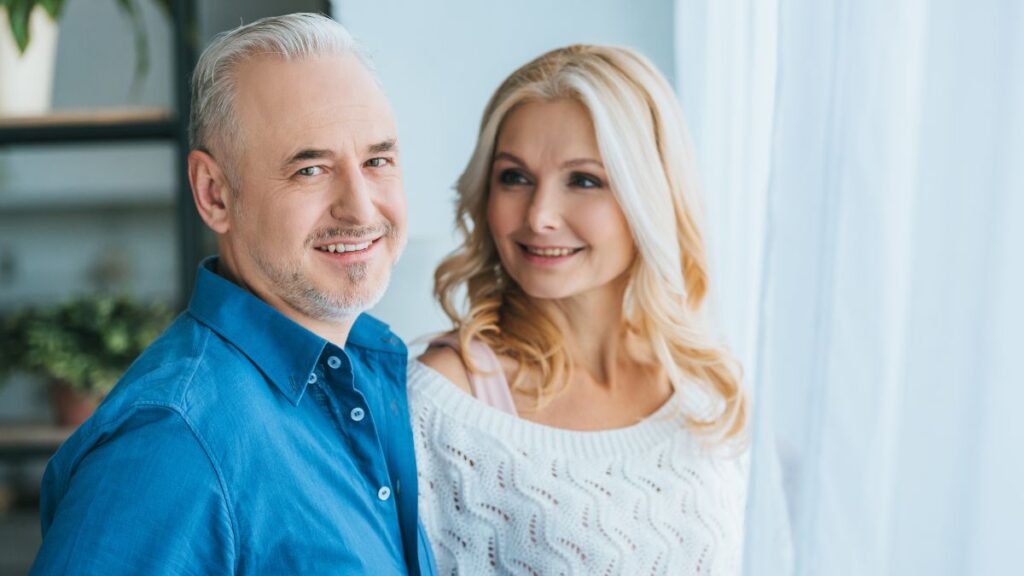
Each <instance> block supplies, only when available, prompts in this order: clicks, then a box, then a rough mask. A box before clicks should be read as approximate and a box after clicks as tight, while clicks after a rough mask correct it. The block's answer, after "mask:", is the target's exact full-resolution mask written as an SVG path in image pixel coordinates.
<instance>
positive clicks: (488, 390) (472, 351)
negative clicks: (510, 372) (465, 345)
mask: <svg viewBox="0 0 1024 576" xmlns="http://www.w3.org/2000/svg"><path fill="white" fill-rule="evenodd" d="M430 346H431V347H433V346H447V347H449V348H451V349H452V350H455V351H456V352H459V351H460V350H461V349H462V347H461V346H460V345H459V339H458V337H457V336H456V335H455V334H454V333H452V334H445V335H444V336H441V337H440V338H438V339H436V340H433V341H432V342H431V343H430ZM469 357H470V358H471V359H472V360H473V364H474V365H476V368H477V369H478V370H481V372H480V373H477V372H470V373H469V384H470V386H472V387H473V396H475V397H476V399H477V400H479V401H481V402H483V403H484V404H487V405H488V406H490V407H492V408H495V409H497V410H501V411H502V412H505V413H507V414H511V415H513V416H517V415H518V414H517V412H516V405H515V402H513V401H512V392H511V391H510V390H509V388H508V380H506V379H505V371H504V370H502V368H501V362H499V361H498V355H497V354H495V353H494V350H491V347H490V346H488V345H487V344H484V343H483V342H481V341H480V340H477V339H475V338H474V339H473V340H472V341H471V342H470V344H469Z"/></svg>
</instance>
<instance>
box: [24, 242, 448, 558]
mask: <svg viewBox="0 0 1024 576" xmlns="http://www.w3.org/2000/svg"><path fill="white" fill-rule="evenodd" d="M215 268H216V259H209V260H207V261H206V262H204V263H203V265H202V266H201V267H200V270H199V277H198V279H197V282H196V288H195V291H194V293H193V297H192V302H191V304H190V305H189V309H188V310H187V311H186V312H185V313H184V314H182V315H181V316H180V317H179V318H178V319H177V320H176V321H175V322H174V324H172V325H171V327H170V328H169V329H168V330H167V332H166V333H165V334H164V335H163V336H161V337H160V338H159V339H158V340H157V341H156V342H155V343H154V344H153V345H152V346H150V347H149V349H147V350H146V352H145V353H143V355H142V356H140V357H139V359H138V360H137V361H136V362H135V364H133V365H132V367H131V368H130V369H129V370H128V372H127V373H126V374H125V376H124V377H123V378H122V379H121V381H120V382H119V383H118V385H117V386H116V387H115V388H114V390H113V391H112V392H111V393H110V395H109V396H108V397H107V399H106V400H105V401H104V402H103V404H102V405H101V406H100V408H99V409H98V410H97V412H96V414H95V415H94V416H93V417H92V418H91V419H89V420H88V421H87V422H86V423H85V424H84V425H83V426H82V427H81V428H80V429H79V430H78V431H77V432H75V434H74V435H72V436H71V438H69V439H68V441H67V442H66V443H65V444H64V446H62V447H61V449H60V451H59V452H58V453H57V454H56V455H55V456H54V457H53V459H51V460H50V463H49V466H47V469H46V474H45V476H44V478H43V487H42V490H43V494H42V529H43V544H42V548H41V549H40V551H39V554H38V556H37V557H36V561H35V564H34V565H33V567H32V574H102V575H104V576H109V575H117V574H132V575H138V574H145V575H147V576H151V575H156V574H175V575H181V574H382V575H385V574H387V575H390V574H424V575H432V574H434V565H433V559H432V557H431V556H430V547H429V545H428V544H427V541H426V536H425V535H424V533H423V531H422V529H421V527H420V525H419V521H418V517H417V509H416V499H417V490H416V463H415V456H414V450H413V442H412V431H411V429H410V424H409V413H408V406H407V404H406V394H405V371H406V358H407V356H406V348H405V346H404V345H403V344H402V342H401V341H400V340H399V339H398V338H396V337H395V336H394V335H393V334H392V333H391V332H390V331H389V330H388V328H387V326H385V325H384V324H382V323H380V322H378V321H377V320H375V319H373V318H371V317H369V316H366V315H363V316H361V317H360V318H359V319H358V320H357V321H356V323H355V326H354V327H353V328H352V331H351V333H350V334H349V337H348V342H347V343H346V345H345V348H344V349H341V348H338V347H337V346H335V345H333V344H331V343H329V342H327V341H326V340H324V339H322V338H320V337H319V336H317V335H315V334H313V333H311V332H309V331H308V330H306V329H304V328H302V327H301V326H299V325H298V324H295V323H294V322H292V321H291V320H289V319H287V318H286V317H285V316H283V315H282V314H280V313H279V312H277V311H276V310H274V309H273V308H272V307H270V306H268V305H267V304H266V303H264V302H263V301H261V300H259V299H258V298H256V297H255V296H253V295H251V294H250V293H248V292H246V291H245V290H243V289H241V288H239V287H238V286H236V285H235V284H233V283H232V282H230V281H228V280H226V279H224V278H222V277H221V276H218V275H217V274H216V273H215V272H214V269H215Z"/></svg>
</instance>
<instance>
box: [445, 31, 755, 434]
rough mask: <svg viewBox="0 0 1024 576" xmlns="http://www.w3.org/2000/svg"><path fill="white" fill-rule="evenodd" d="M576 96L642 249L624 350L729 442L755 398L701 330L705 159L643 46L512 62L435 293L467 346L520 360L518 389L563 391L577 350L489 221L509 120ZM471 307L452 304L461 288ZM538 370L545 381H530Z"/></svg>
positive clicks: (627, 309)
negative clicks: (699, 404) (500, 245)
mask: <svg viewBox="0 0 1024 576" xmlns="http://www.w3.org/2000/svg"><path fill="white" fill-rule="evenodd" d="M566 98H569V99H574V100H577V101H579V102H580V103H582V104H583V105H584V106H585V107H586V108H587V110H588V111H589V112H590V116H591V118H592V120H593V124H594V130H595V134H596V137H597V143H598V148H599V150H600V152H601V157H602V160H603V162H604V165H605V169H606V170H607V173H608V177H609V180H610V184H611V188H612V190H613V192H614V194H615V198H616V199H617V201H618V203H619V206H620V207H621V208H622V211H623V213H624V214H625V217H626V220H627V221H628V223H629V227H630V229H631V231H632V235H633V240H634V242H635V243H636V246H637V252H638V257H637V259H636V260H635V262H634V264H633V266H632V269H631V270H630V272H629V273H630V281H629V287H628V288H627V290H626V293H625V297H624V302H623V312H624V319H625V321H624V325H623V332H624V337H625V338H626V345H627V348H626V349H627V351H628V353H629V354H630V355H631V356H632V357H633V358H634V359H636V360H637V361H641V362H645V363H658V364H660V365H662V366H664V367H665V370H666V371H667V373H668V376H669V379H670V381H671V382H672V385H673V387H674V388H675V390H676V391H677V392H678V393H680V395H681V396H682V397H683V398H684V400H685V399H688V398H689V399H691V400H692V399H693V397H699V396H700V394H696V395H695V394H693V392H703V396H704V398H705V399H706V400H710V403H707V402H705V404H704V408H703V409H692V410H688V413H687V419H688V422H689V425H690V427H691V429H692V430H694V431H695V432H699V433H702V434H706V435H708V436H712V437H717V438H720V439H732V438H736V437H738V436H740V435H741V434H742V433H743V432H744V430H745V427H746V417H747V416H746V415H747V401H746V396H745V395H744V393H743V390H742V389H741V387H740V384H739V380H738V376H737V369H736V366H735V362H734V361H733V359H732V358H731V356H730V355H729V354H728V353H727V352H726V351H725V350H723V349H722V348H720V347H719V346H716V345H715V344H713V343H712V342H711V340H710V338H709V336H708V334H707V332H706V330H705V329H704V328H703V322H702V317H703V313H702V312H703V303H704V298H705V295H706V293H707V287H708V272H707V268H708V266H707V258H706V255H705V249H704V240H703V235H702V232H701V227H700V223H699V221H698V216H699V215H700V211H701V209H700V203H699V198H698V196H699V193H698V186H697V182H696V178H695V166H694V164H695V162H694V157H693V152H692V147H691V145H690V143H689V137H688V135H687V132H686V126H685V123H684V121H683V116H682V112H681V110H680V107H679V104H678V101H677V100H676V97H675V94H674V93H673V91H672V89H671V87H670V86H669V84H668V82H667V81H666V80H665V79H664V77H662V75H661V74H660V73H659V72H658V71H657V69H655V67H654V66H653V65H652V64H651V63H650V62H649V61H648V60H647V59H646V58H645V57H643V56H642V55H640V54H639V53H637V52H635V51H633V50H630V49H627V48H619V47H610V46H589V45H573V46H568V47H565V48H559V49H556V50H552V51H551V52H548V53H546V54H544V55H542V56H540V57H539V58H537V59H535V60H533V61H532V62H530V63H528V64H526V65H525V66H523V67H521V68H520V69H518V70H516V71H515V72H514V73H513V74H512V75H511V76H510V77H508V78H507V79H506V80H505V82H504V83H502V85H501V86H500V87H499V88H498V90H497V91H496V92H495V93H494V95H493V96H492V97H491V99H490V102H488V104H487V108H486V110H485V111H484V115H483V120H482V122H481V126H480V133H479V138H478V141H477V145H476V150H475V151H474V152H473V155H472V157H471V158H470V161H469V164H468V165H467V166H466V170H465V171H464V172H463V174H462V176H461V177H460V178H459V181H458V185H457V191H458V200H457V208H456V225H457V227H458V229H459V230H460V231H461V233H462V235H463V238H464V240H463V243H462V245H461V246H460V247H459V248H457V249H456V250H455V251H454V252H453V253H452V254H450V255H449V256H448V257H447V258H445V260H444V261H443V262H442V263H441V265H440V266H439V267H438V269H437V272H436V273H435V275H434V280H435V285H434V294H435V296H436V297H437V299H438V301H439V302H440V304H441V306H442V308H443V309H444V311H445V313H446V314H447V315H448V317H449V318H450V319H451V320H452V322H453V323H454V325H455V328H456V330H457V331H458V335H459V339H460V340H461V342H462V351H463V352H462V360H463V362H464V363H465V364H466V365H467V366H468V367H469V368H470V369H471V370H475V367H474V366H473V363H472V361H471V360H470V358H469V357H468V355H467V352H466V351H468V350H469V342H470V340H472V339H473V338H479V339H480V340H482V341H484V342H485V343H487V344H488V345H490V346H491V347H492V348H493V349H494V350H495V351H496V352H497V353H499V354H502V355H505V356H507V357H510V358H512V359H513V360H514V361H516V362H517V363H518V367H519V369H518V370H517V372H516V375H515V378H514V381H513V383H512V387H513V388H514V389H516V390H519V391H527V390H528V391H530V392H532V393H534V394H535V395H536V398H537V401H538V404H543V402H544V400H545V398H546V397H550V395H551V394H552V393H553V392H554V391H555V390H557V389H560V387H561V386H564V385H565V384H566V383H567V382H568V379H569V377H570V375H571V374H572V364H573V361H572V358H571V357H570V353H569V350H568V347H567V345H566V342H565V341H564V338H563V334H562V332H561V330H560V329H559V326H558V322H557V320H556V318H555V317H554V316H553V315H552V312H551V311H550V309H549V308H548V307H545V306H541V305H539V303H538V302H535V301H533V300H532V299H531V298H530V297H529V296H527V295H526V294H525V293H524V292H523V290H522V289H521V288H519V287H518V286H517V285H516V284H515V282H513V281H512V280H511V279H510V278H508V277H507V275H505V274H504V273H503V270H502V268H501V263H500V260H499V258H498V253H497V250H496V248H495V244H494V241H493V239H492V237H491V232H490V229H489V227H488V224H487V202H488V192H489V184H490V176H491V164H492V160H493V154H494V147H495V144H496V141H497V136H498V133H499V131H500V129H501V125H502V122H503V121H504V119H505V118H506V117H507V116H508V114H509V112H510V111H511V110H513V109H514V108H515V107H517V106H519V105H521V104H523V103H525V102H530V101H552V100H558V99H566ZM463 286H464V287H465V288H466V294H465V296H466V298H467V299H468V303H469V307H468V310H466V311H465V312H464V313H463V312H460V310H459V309H458V307H457V306H456V304H455V301H456V299H458V297H459V291H460V289H461V288H462V287H463ZM527 367H531V368H534V369H536V370H539V372H540V376H541V382H540V383H539V384H535V385H533V386H531V387H527V385H526V381H525V376H526V374H527V370H526V369H525V368H527Z"/></svg>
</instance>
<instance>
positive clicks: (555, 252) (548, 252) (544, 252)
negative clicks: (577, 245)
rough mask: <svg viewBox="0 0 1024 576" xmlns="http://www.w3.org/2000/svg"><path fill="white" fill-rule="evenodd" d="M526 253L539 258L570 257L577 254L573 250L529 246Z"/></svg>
mask: <svg viewBox="0 0 1024 576" xmlns="http://www.w3.org/2000/svg"><path fill="white" fill-rule="evenodd" d="M526 251H527V252H529V253H530V254H536V255H537V256H548V257H558V256H568V255H569V254H572V253H573V252H575V250H574V249H572V248H534V247H533V246H527V247H526Z"/></svg>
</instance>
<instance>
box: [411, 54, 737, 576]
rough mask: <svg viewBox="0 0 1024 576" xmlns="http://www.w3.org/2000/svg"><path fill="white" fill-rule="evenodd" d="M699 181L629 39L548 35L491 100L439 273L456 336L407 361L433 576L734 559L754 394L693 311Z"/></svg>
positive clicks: (700, 281) (618, 570) (632, 569)
mask: <svg viewBox="0 0 1024 576" xmlns="http://www.w3.org/2000/svg"><path fill="white" fill-rule="evenodd" d="M694 182H695V179H694V170H693V159H692V153H691V151H690V148H689V145H688V141H687V135H686V131H685V127H684V124H683V120H682V116H681V113H680V111H679V107H678V104H677V102H676V100H675V97H674V95H673V93H672V90H671V88H670V87H669V85H668V83H667V82H666V81H665V79H664V78H663V77H662V76H661V75H660V74H659V73H658V72H657V71H656V70H655V68H654V67H653V65H651V63H650V62H649V61H648V60H647V59H645V58H644V57H643V56H641V55H639V54H638V53H636V52H634V51H632V50H628V49H623V48H612V47H603V46H570V47H567V48H562V49H558V50H554V51H552V52H549V53H547V54H545V55H543V56H541V57H540V58H538V59H536V60H534V61H532V62H530V63H528V64H526V65H525V66H523V67H522V68H520V69H519V70H517V71H516V72H515V73H513V74H512V76H510V77H509V78H508V79H507V80H506V81H505V82H504V83H503V84H502V85H501V86H500V87H499V88H498V90H497V92H496V93H495V94H494V96H493V97H492V98H491V101H490V103H489V104H488V106H487V109H486V111H485V112H484V118H483V122H482V125H481V130H480V135H479V141H478V143H477V147H476V150H475V152H474V154H473V157H472V159H471V160H470V162H469V165H468V166H467V168H466V170H465V172H464V173H463V175H462V177H461V178H460V180H459V184H458V193H459V199H458V210H457V220H458V224H459V227H460V229H461V231H462V233H463V234H464V237H465V239H464V242H463V244H462V246H461V247H460V248H459V249H458V250H456V251H455V252H454V253H453V254H452V255H450V256H449V257H448V258H447V259H446V260H445V261H444V262H443V263H442V264H441V266H440V267H439V268H438V270H437V273H436V278H435V280H436V288H435V292H436V295H437V297H438V299H439V300H440V302H441V305H442V306H443V308H444V310H445V311H446V313H447V314H448V316H449V317H450V318H451V320H452V322H453V323H454V331H453V332H451V333H450V334H448V335H446V336H445V337H442V338H440V339H438V340H435V341H434V342H433V343H432V345H431V347H430V348H429V349H428V350H427V352H426V353H425V354H424V355H423V356H422V357H420V361H419V362H414V363H412V365H411V366H410V375H409V386H410V405H411V410H412V416H413V427H414V433H415V435H416V444H417V445H416V448H417V463H418V466H419V470H420V508H421V514H422V518H423V522H424V527H425V528H426V530H427V532H428V534H429V536H430V539H431V542H432V545H433V547H434V551H435V555H436V558H437V563H438V568H439V573H442V574H450V573H456V572H457V573H460V574H474V575H476V574H490V573H512V574H544V575H547V574H662V573H670V574H697V573H700V574H708V573H710V574H734V573H738V571H739V564H740V553H741V548H742V541H741V540H742V533H743V530H742V519H743V508H744V503H745V487H746V484H745V479H746V460H747V458H746V456H745V452H744V450H745V449H744V446H745V443H744V431H745V427H746V413H747V408H746V401H745V397H744V395H743V392H742V390H741V388H740V386H739V382H738V377H737V374H736V370H735V369H734V368H733V366H732V364H733V362H732V360H731V359H730V357H729V356H728V355H727V354H726V353H725V352H724V351H722V350H721V349H720V348H718V347H716V346H715V345H714V344H712V343H711V342H710V340H709V338H708V335H707V333H706V331H705V329H704V328H703V326H702V323H701V312H702V303H703V301H704V296H705V292H706V287H707V282H708V278H707V263H706V257H705V252H704V245H703V240H702V236H701V231H700V225H699V222H698V214H699V208H698V199H697V189H696V186H695V183H694ZM463 289H465V291H466V292H465V295H466V296H467V297H468V304H469V305H468V308H467V309H466V310H464V311H463V310H460V309H458V308H457V307H456V305H455V304H454V300H455V299H456V298H457V297H460V296H461V294H462V292H461V291H462V290H463Z"/></svg>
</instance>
